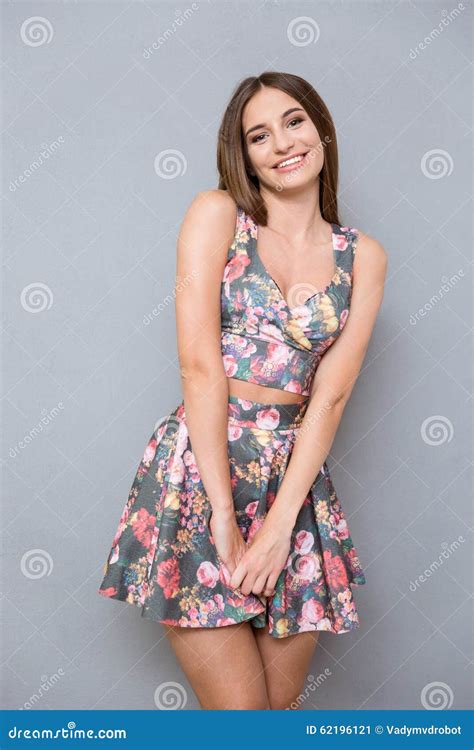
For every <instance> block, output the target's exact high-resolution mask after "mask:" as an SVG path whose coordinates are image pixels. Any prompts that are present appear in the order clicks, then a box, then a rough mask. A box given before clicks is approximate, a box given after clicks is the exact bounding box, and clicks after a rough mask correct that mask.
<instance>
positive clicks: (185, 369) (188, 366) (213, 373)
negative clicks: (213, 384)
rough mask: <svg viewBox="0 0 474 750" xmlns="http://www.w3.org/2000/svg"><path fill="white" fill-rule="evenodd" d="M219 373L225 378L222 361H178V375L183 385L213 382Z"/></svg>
mask: <svg viewBox="0 0 474 750" xmlns="http://www.w3.org/2000/svg"><path fill="white" fill-rule="evenodd" d="M221 371H222V377H225V371H224V365H223V363H222V359H220V360H219V361H216V362H214V361H211V360H209V359H208V358H206V359H192V360H185V361H180V374H181V380H182V381H183V384H186V383H190V382H195V381H196V380H199V381H202V380H211V379H213V380H215V379H216V377H218V376H219V374H220V372H221Z"/></svg>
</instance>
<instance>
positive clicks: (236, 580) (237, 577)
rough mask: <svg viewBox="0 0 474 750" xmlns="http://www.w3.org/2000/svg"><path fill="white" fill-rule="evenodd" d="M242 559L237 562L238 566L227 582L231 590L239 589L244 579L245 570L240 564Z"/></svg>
mask: <svg viewBox="0 0 474 750" xmlns="http://www.w3.org/2000/svg"><path fill="white" fill-rule="evenodd" d="M242 559H243V558H241V559H240V560H239V563H238V565H237V566H236V568H235V570H234V572H233V573H232V575H231V577H230V581H229V586H230V587H231V588H232V589H238V588H239V587H241V584H242V581H243V579H244V578H245V575H246V569H245V566H244V565H243V564H242Z"/></svg>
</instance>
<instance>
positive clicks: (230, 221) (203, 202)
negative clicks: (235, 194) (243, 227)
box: [183, 188, 237, 237]
mask: <svg viewBox="0 0 474 750" xmlns="http://www.w3.org/2000/svg"><path fill="white" fill-rule="evenodd" d="M236 219H237V205H236V203H235V201H234V199H233V198H232V197H231V196H230V195H229V193H228V192H227V190H220V189H217V188H216V189H215V190H203V191H201V192H199V193H197V194H196V196H195V197H194V198H193V200H192V202H191V204H190V205H189V207H188V209H187V211H186V215H185V218H184V222H183V224H184V223H188V224H189V222H191V223H192V224H197V225H199V226H202V225H207V227H208V229H209V228H210V227H211V226H212V227H213V228H214V231H215V232H216V235H217V236H220V237H221V236H222V235H224V236H225V235H226V234H227V235H229V234H230V235H231V236H232V235H233V233H234V227H235V223H236Z"/></svg>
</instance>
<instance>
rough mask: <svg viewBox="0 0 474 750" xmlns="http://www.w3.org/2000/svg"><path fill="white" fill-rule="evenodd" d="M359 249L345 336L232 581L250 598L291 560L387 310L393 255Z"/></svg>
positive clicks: (325, 362)
mask: <svg viewBox="0 0 474 750" xmlns="http://www.w3.org/2000/svg"><path fill="white" fill-rule="evenodd" d="M356 247H357V250H356V252H355V257H354V267H353V282H352V283H353V288H352V299H351V307H350V313H349V316H348V318H347V321H346V324H345V326H344V330H343V331H342V333H341V334H340V336H339V338H338V339H337V341H335V342H334V344H333V345H332V346H331V347H330V348H329V349H328V351H327V352H326V353H325V354H324V355H323V357H322V359H321V362H320V363H319V366H318V369H317V370H316V374H315V376H314V379H313V384H312V389H311V394H310V396H309V399H310V401H309V404H308V407H307V409H306V412H305V415H304V418H303V420H302V423H301V425H300V427H299V428H298V434H297V438H296V440H295V444H294V446H293V450H292V454H291V457H290V460H289V462H288V466H287V469H286V471H285V475H284V477H283V480H282V483H281V485H280V488H279V490H278V494H277V496H276V498H275V500H274V502H273V504H272V506H271V508H270V509H269V511H268V513H267V516H266V518H265V521H264V523H263V525H262V527H261V528H260V529H259V530H258V532H257V533H256V534H255V536H254V538H253V540H252V542H251V543H250V545H249V547H248V549H247V551H246V553H245V554H244V555H243V556H242V557H241V559H240V561H239V564H238V565H237V567H236V569H235V570H234V572H233V574H232V577H231V580H230V585H231V586H232V587H233V588H237V587H240V590H241V591H242V593H243V594H245V595H248V594H249V593H250V592H252V593H254V594H263V595H265V596H269V595H270V594H271V593H273V590H274V586H275V584H276V581H277V578H278V576H279V575H280V573H281V570H282V568H283V567H284V565H285V564H286V561H287V558H288V552H289V548H290V542H291V534H292V531H293V528H294V525H295V523H296V519H297V517H298V513H299V511H300V508H301V506H302V504H303V502H304V500H305V498H306V497H307V495H308V492H309V490H310V487H311V485H312V484H313V482H314V480H315V477H316V476H317V475H318V473H319V471H320V469H321V467H322V465H323V463H324V461H325V460H326V458H327V456H328V454H329V451H330V450H331V446H332V443H333V441H334V437H335V435H336V432H337V428H338V426H339V423H340V421H341V418H342V414H343V412H344V409H345V406H346V404H347V402H348V400H349V397H350V395H351V392H352V389H353V387H354V385H355V382H356V380H357V377H358V375H359V373H360V370H361V367H362V363H363V361H364V357H365V354H366V352H367V348H368V345H369V341H370V338H371V335H372V331H373V329H374V326H375V321H376V319H377V315H378V312H379V309H380V306H381V304H382V299H383V291H384V283H385V275H386V269H387V254H386V252H385V250H384V248H383V247H382V245H380V243H379V242H377V240H375V239H373V238H372V237H369V236H368V235H365V234H362V233H361V232H360V233H359V237H358V241H357V246H356Z"/></svg>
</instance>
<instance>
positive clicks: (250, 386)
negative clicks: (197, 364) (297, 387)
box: [227, 378, 308, 404]
mask: <svg viewBox="0 0 474 750" xmlns="http://www.w3.org/2000/svg"><path fill="white" fill-rule="evenodd" d="M227 381H228V383H229V395H230V396H238V397H239V398H245V399H247V400H248V401H258V402H259V403H261V404H299V403H301V402H302V401H306V399H307V398H308V396H302V395H301V393H291V392H290V391H282V389H281V388H270V387H269V386H267V385H256V384H255V383H248V382H247V381H246V380H238V379H237V378H227Z"/></svg>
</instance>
